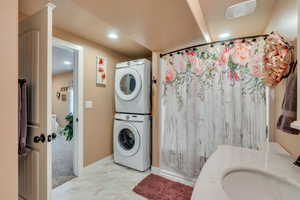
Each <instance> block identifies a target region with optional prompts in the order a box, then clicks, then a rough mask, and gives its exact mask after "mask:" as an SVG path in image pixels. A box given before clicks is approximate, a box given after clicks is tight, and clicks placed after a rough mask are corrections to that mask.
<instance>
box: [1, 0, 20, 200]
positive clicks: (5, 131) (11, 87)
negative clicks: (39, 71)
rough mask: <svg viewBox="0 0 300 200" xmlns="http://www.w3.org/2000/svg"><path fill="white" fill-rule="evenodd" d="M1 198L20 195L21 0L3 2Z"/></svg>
mask: <svg viewBox="0 0 300 200" xmlns="http://www.w3.org/2000/svg"><path fill="white" fill-rule="evenodd" d="M0 26H1V37H0V44H1V45H0V60H1V73H0V91H1V100H0V101H1V104H0V110H1V115H0V134H1V140H0V158H1V163H0V195H1V197H0V199H5V200H16V199H17V196H18V178H17V177H18V154H17V148H18V147H17V141H18V139H17V127H18V124H17V118H18V117H17V109H18V104H17V100H18V89H17V88H18V86H17V79H18V1H17V0H1V3H0Z"/></svg>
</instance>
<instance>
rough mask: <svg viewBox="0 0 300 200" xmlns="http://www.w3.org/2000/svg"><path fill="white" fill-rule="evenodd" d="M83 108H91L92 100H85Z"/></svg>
mask: <svg viewBox="0 0 300 200" xmlns="http://www.w3.org/2000/svg"><path fill="white" fill-rule="evenodd" d="M85 108H93V102H92V101H85Z"/></svg>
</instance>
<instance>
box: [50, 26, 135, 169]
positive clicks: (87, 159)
mask: <svg viewBox="0 0 300 200" xmlns="http://www.w3.org/2000/svg"><path fill="white" fill-rule="evenodd" d="M53 32H54V36H55V37H58V38H60V39H63V40H66V41H69V42H73V43H76V44H78V45H81V46H82V47H83V51H84V100H85V101H86V100H89V101H93V108H91V109H85V110H84V165H85V166H87V165H89V164H91V163H93V162H95V161H97V160H100V159H102V158H104V157H105V156H108V155H110V154H112V139H113V137H112V133H113V116H114V72H115V64H116V63H118V62H121V61H125V60H129V58H127V57H125V56H122V55H120V54H118V53H116V52H114V51H111V50H109V49H107V48H105V47H102V46H100V45H97V44H96V43H93V42H90V41H87V40H85V39H82V38H80V37H77V36H75V35H73V34H70V33H67V32H64V31H62V30H58V29H54V31H53ZM97 55H100V56H104V57H106V58H108V68H107V76H108V78H107V85H106V86H105V87H103V86H96V75H95V69H96V65H95V64H96V56H97Z"/></svg>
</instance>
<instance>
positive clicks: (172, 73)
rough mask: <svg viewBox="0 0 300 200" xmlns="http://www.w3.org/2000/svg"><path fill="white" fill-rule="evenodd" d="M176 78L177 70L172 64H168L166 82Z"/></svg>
mask: <svg viewBox="0 0 300 200" xmlns="http://www.w3.org/2000/svg"><path fill="white" fill-rule="evenodd" d="M175 78H176V71H175V70H174V68H173V67H172V66H171V65H170V64H168V65H167V69H166V75H165V80H166V82H172V81H174V80H175Z"/></svg>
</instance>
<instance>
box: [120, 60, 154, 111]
mask: <svg viewBox="0 0 300 200" xmlns="http://www.w3.org/2000/svg"><path fill="white" fill-rule="evenodd" d="M115 103H116V112H118V113H134V114H150V112H151V62H150V61H149V60H147V59H139V60H134V61H129V62H122V63H118V64H117V65H116V77H115Z"/></svg>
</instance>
